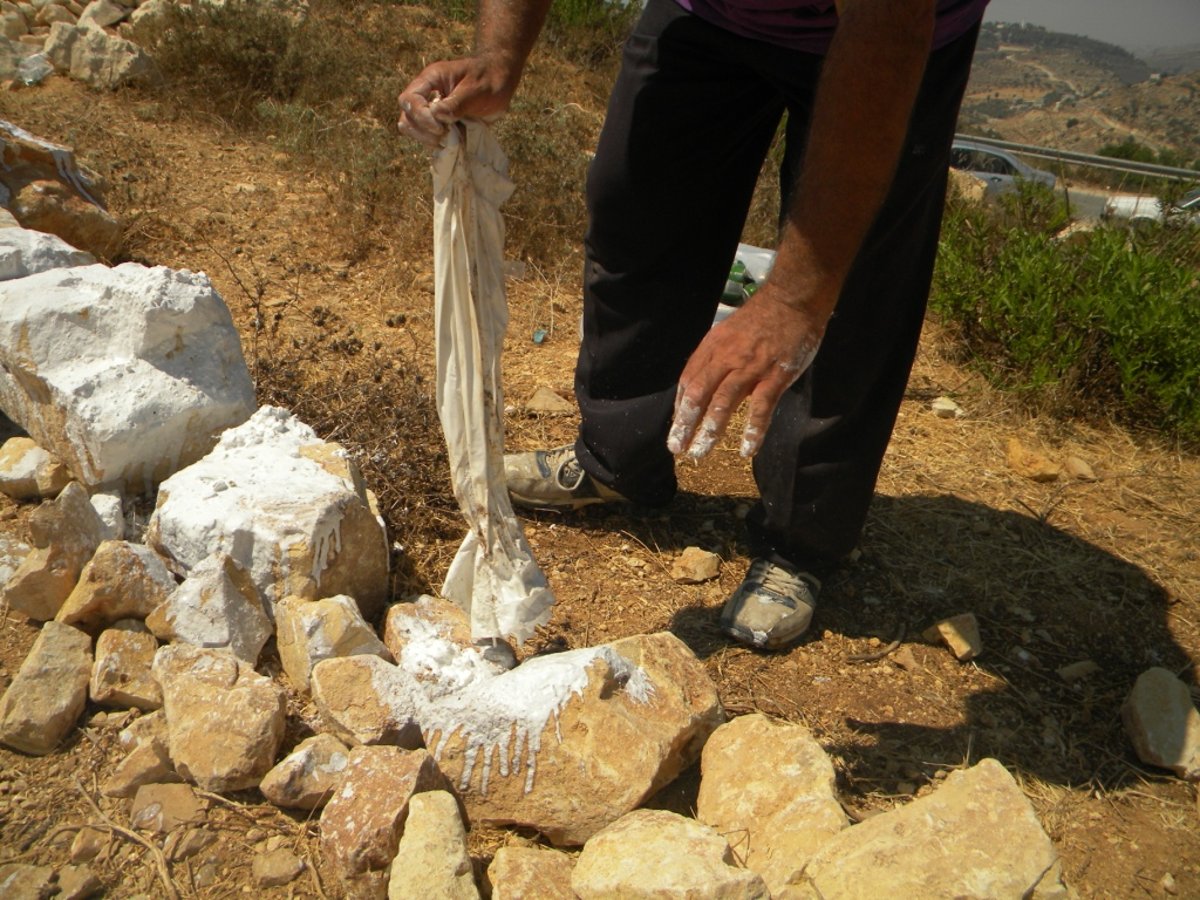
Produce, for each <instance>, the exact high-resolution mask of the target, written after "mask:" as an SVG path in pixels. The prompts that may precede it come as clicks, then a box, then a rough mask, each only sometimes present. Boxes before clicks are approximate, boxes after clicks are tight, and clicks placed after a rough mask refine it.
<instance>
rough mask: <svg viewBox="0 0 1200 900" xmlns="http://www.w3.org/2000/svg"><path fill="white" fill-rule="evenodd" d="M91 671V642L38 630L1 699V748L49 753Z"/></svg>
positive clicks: (62, 631)
mask: <svg viewBox="0 0 1200 900" xmlns="http://www.w3.org/2000/svg"><path fill="white" fill-rule="evenodd" d="M91 672H92V641H91V638H89V637H88V636H87V635H86V634H84V633H83V632H82V631H79V630H78V629H75V628H72V627H71V626H70V625H62V624H60V623H58V622H47V623H46V624H45V625H43V626H42V630H41V633H40V634H38V636H37V639H36V640H35V641H34V642H33V647H32V648H31V649H30V651H29V655H28V656H26V657H25V661H24V662H23V663H22V664H21V668H20V669H19V670H18V671H17V675H16V677H15V678H13V681H12V684H10V685H9V686H8V690H7V691H5V692H4V698H3V699H0V743H2V744H5V745H7V746H9V747H12V748H13V749H14V750H20V751H21V752H23V753H31V754H33V755H35V756H45V755H46V754H47V753H50V752H51V751H53V750H54V748H55V747H57V746H58V743H59V741H61V740H62V739H63V738H64V737H66V736H67V733H68V732H70V730H71V729H72V728H73V727H75V722H76V721H77V720H78V719H79V714H80V713H82V712H83V708H84V706H85V705H86V704H87V685H88V679H89V677H90V675H91ZM0 893H2V892H0Z"/></svg>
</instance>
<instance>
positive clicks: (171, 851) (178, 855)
mask: <svg viewBox="0 0 1200 900" xmlns="http://www.w3.org/2000/svg"><path fill="white" fill-rule="evenodd" d="M216 842H217V836H216V834H214V833H213V832H211V831H209V830H208V829H206V828H189V829H188V830H187V831H182V832H179V831H176V832H172V833H171V836H170V837H168V838H167V843H166V844H164V845H163V853H165V854H166V855H167V858H168V859H170V860H171V862H183V861H184V860H185V859H191V858H192V857H193V856H195V855H196V854H197V853H200V852H201V851H202V850H205V849H207V848H208V847H211V846H212V845H213V844H215V843H216Z"/></svg>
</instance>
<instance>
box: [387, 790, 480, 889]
mask: <svg viewBox="0 0 1200 900" xmlns="http://www.w3.org/2000/svg"><path fill="white" fill-rule="evenodd" d="M409 897H438V898H444V900H456V898H461V900H478V898H479V889H478V888H477V887H475V877H474V870H473V869H472V866H471V857H470V855H469V854H468V853H467V835H466V831H465V830H464V829H463V823H462V818H461V817H460V816H459V814H458V801H457V800H455V799H454V797H453V796H452V795H451V794H448V793H447V792H446V791H426V792H424V793H420V794H416V795H414V796H413V798H412V800H410V801H409V804H408V818H407V820H406V821H405V823H404V834H403V835H402V836H401V838H400V844H399V847H398V848H397V850H396V857H395V859H394V860H393V861H392V870H391V876H390V879H389V883H388V900H407V898H409Z"/></svg>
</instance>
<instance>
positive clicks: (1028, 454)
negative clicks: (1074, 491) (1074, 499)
mask: <svg viewBox="0 0 1200 900" xmlns="http://www.w3.org/2000/svg"><path fill="white" fill-rule="evenodd" d="M1005 459H1006V460H1007V461H1008V467H1009V468H1010V469H1012V470H1013V471H1014V472H1016V473H1017V474H1018V475H1020V476H1022V477H1024V478H1028V479H1030V480H1032V481H1054V480H1055V479H1056V478H1058V476H1059V474H1060V473H1061V471H1062V470H1061V469H1060V468H1059V467H1058V465H1057V464H1055V463H1053V462H1051V461H1050V460H1049V459H1048V458H1047V457H1045V456H1043V455H1042V454H1041V453H1038V452H1036V451H1034V450H1027V449H1026V448H1025V447H1023V446H1021V442H1020V441H1019V440H1017V439H1016V438H1015V437H1014V438H1009V439H1008V448H1007V450H1006V451H1005Z"/></svg>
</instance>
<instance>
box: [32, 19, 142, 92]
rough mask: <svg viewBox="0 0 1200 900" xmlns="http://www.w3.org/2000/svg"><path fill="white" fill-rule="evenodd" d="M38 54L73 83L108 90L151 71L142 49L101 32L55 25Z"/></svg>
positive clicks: (100, 30)
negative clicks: (41, 53) (44, 55)
mask: <svg viewBox="0 0 1200 900" xmlns="http://www.w3.org/2000/svg"><path fill="white" fill-rule="evenodd" d="M42 52H43V53H45V54H46V57H47V58H48V59H49V60H50V62H52V63H53V64H54V68H55V69H56V70H57V71H59V72H62V73H65V74H67V75H70V76H71V77H72V78H74V79H75V80H76V81H82V82H83V83H84V84H87V85H90V86H92V87H96V88H104V89H110V90H111V89H112V88H117V87H120V86H121V85H124V84H129V83H131V82H134V81H142V80H146V79H147V78H149V77H150V74H151V72H152V68H151V65H150V58H149V57H148V56H146V54H145V52H143V50H142V48H141V47H139V46H138V45H137V44H135V43H133V42H132V41H128V40H125V38H121V37H117V36H116V35H114V34H109V33H108V32H106V31H104V30H103V29H101V28H91V27H88V26H87V25H84V24H80V25H75V24H71V23H68V22H57V23H55V24H54V25H53V26H52V27H51V29H50V36H49V37H48V38H46V45H45V47H43V48H42Z"/></svg>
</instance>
